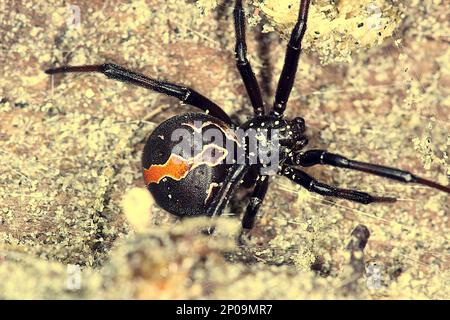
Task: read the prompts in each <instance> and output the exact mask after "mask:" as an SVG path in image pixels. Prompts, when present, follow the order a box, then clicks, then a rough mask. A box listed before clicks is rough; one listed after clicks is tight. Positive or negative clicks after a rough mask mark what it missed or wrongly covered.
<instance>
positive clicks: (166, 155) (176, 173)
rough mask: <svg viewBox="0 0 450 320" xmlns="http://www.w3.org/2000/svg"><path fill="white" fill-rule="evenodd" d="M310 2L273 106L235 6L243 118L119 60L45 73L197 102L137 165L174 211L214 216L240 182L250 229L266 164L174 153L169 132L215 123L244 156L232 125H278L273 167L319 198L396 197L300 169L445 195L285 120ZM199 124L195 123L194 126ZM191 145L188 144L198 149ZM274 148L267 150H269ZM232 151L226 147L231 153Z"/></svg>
mask: <svg viewBox="0 0 450 320" xmlns="http://www.w3.org/2000/svg"><path fill="white" fill-rule="evenodd" d="M309 7H310V0H301V3H300V7H299V15H298V20H297V23H296V25H295V27H294V29H293V31H292V33H291V37H290V40H289V43H288V46H287V51H286V56H285V60H284V66H283V69H282V72H281V75H280V78H279V82H278V86H277V90H276V94H275V100H274V104H273V107H272V108H271V110H268V108H265V106H264V103H263V99H262V96H261V90H260V87H259V84H258V81H257V79H256V77H255V74H254V73H253V71H252V67H251V65H250V62H249V61H248V59H247V46H246V36H245V12H244V9H243V4H242V0H236V1H235V6H234V26H235V38H236V48H235V54H236V66H237V68H238V70H239V73H240V75H241V77H242V80H243V82H244V84H245V88H246V91H247V93H248V96H249V98H250V101H251V105H252V107H253V111H254V116H253V117H252V118H251V119H250V120H248V121H247V122H245V123H243V124H237V123H234V122H233V121H232V120H231V118H230V117H229V116H228V115H227V114H226V113H225V112H224V111H223V110H222V109H221V108H220V107H219V106H218V105H217V104H215V103H214V102H212V101H211V100H210V99H208V98H207V97H205V96H203V95H202V94H200V93H198V92H197V91H195V90H193V89H191V88H189V87H185V86H181V85H178V84H174V83H170V82H166V81H161V80H157V79H153V78H150V77H147V76H145V75H142V74H139V73H136V72H133V71H131V70H128V69H126V68H124V67H121V66H119V65H115V64H112V63H105V64H100V65H82V66H62V67H58V68H53V69H48V70H46V71H45V72H46V73H47V74H57V73H66V72H97V73H102V74H104V75H106V76H107V77H108V78H111V79H115V80H118V81H123V82H126V83H129V84H134V85H137V86H140V87H144V88H146V89H149V90H153V91H157V92H159V93H163V94H166V95H168V96H172V97H175V98H177V99H179V100H180V101H181V102H183V103H185V104H188V105H190V106H193V107H196V108H198V109H200V110H202V111H204V112H205V113H198V112H197V113H188V114H183V115H177V116H174V117H172V118H170V119H168V120H166V121H165V122H163V123H161V124H160V125H159V126H158V127H157V128H156V129H155V130H154V131H153V132H152V133H151V134H150V136H149V138H148V140H147V142H146V144H145V147H144V151H143V156H142V166H143V175H144V180H145V183H146V185H147V188H148V190H149V191H150V192H151V193H152V195H153V197H154V198H155V200H156V203H157V204H158V205H159V206H160V207H162V208H163V209H165V210H166V211H168V212H170V213H172V214H174V215H177V216H179V217H186V216H199V215H206V216H211V217H212V216H217V215H220V214H221V213H222V211H223V210H224V208H225V207H226V205H227V203H228V202H229V200H230V198H231V197H232V195H233V194H234V193H235V192H236V191H237V189H238V188H239V187H240V186H248V187H252V188H253V191H252V195H251V197H250V201H249V204H248V206H247V208H246V210H245V213H244V216H243V219H242V227H243V229H251V228H252V227H253V225H254V221H255V217H256V216H257V213H258V211H259V208H260V207H261V204H262V202H263V200H264V197H265V195H266V193H267V189H268V185H269V176H270V174H267V173H262V170H261V169H263V168H264V167H266V165H267V163H265V162H263V161H261V160H258V161H257V162H256V163H251V164H250V163H249V162H248V161H243V162H236V161H233V162H231V163H227V162H224V161H217V160H218V159H219V160H223V159H224V156H225V154H227V153H230V154H233V155H234V154H235V153H234V152H231V151H230V150H228V149H227V148H223V146H219V145H218V144H215V143H214V142H212V143H210V144H209V145H207V147H206V148H212V149H213V151H214V152H211V153H214V154H215V155H216V156H215V157H214V156H213V157H212V158H211V157H209V158H208V157H207V156H204V155H205V151H206V150H205V148H203V149H200V150H197V152H194V153H193V154H192V153H191V156H190V157H184V156H182V155H180V154H178V153H175V152H174V148H175V147H176V144H177V141H173V140H174V139H171V138H173V135H174V133H175V132H176V131H177V130H178V129H181V128H183V129H184V130H187V132H188V133H189V134H195V133H196V132H199V133H201V134H205V131H206V129H208V128H209V129H211V128H215V129H216V130H218V131H219V132H220V133H221V134H222V136H223V137H224V139H226V140H227V142H228V141H229V140H232V143H234V144H239V145H241V146H242V145H243V146H244V147H243V148H244V149H245V150H246V151H247V152H246V153H245V156H244V158H245V160H248V157H249V152H248V149H249V145H248V141H249V140H248V139H247V138H242V139H241V138H238V139H237V138H236V137H237V136H236V135H235V134H234V133H233V132H234V131H233V129H242V130H249V129H254V130H256V131H257V132H259V131H261V130H269V131H270V130H272V131H274V130H276V131H277V132H278V133H279V134H280V136H279V139H278V140H277V141H278V143H279V145H278V149H277V150H278V156H279V159H278V164H277V170H276V173H277V174H278V175H281V176H284V177H287V178H288V179H290V180H292V181H293V182H294V183H296V184H299V185H300V186H302V187H304V188H306V189H307V190H308V191H310V192H315V193H318V194H320V195H323V196H331V197H337V198H342V199H347V200H350V201H354V202H358V203H362V204H370V203H390V202H395V201H396V198H393V197H380V196H374V195H370V194H368V193H365V192H360V191H357V190H348V189H341V188H337V187H334V186H330V185H327V184H325V183H322V182H319V181H318V180H316V179H315V178H313V177H312V176H310V175H309V174H307V173H305V172H303V171H302V170H300V169H299V167H309V166H314V165H330V166H335V167H340V168H346V169H351V170H358V171H362V172H365V173H369V174H373V175H378V176H381V177H384V178H389V179H393V180H397V181H400V182H404V183H417V184H421V185H425V186H428V187H431V188H435V189H438V190H441V191H444V192H446V193H450V187H448V186H444V185H440V184H438V183H436V182H433V181H430V180H427V179H425V178H421V177H418V176H416V175H414V174H412V173H410V172H408V171H404V170H400V169H396V168H390V167H386V166H381V165H376V164H371V163H365V162H360V161H355V160H350V159H348V158H346V157H344V156H341V155H339V154H334V153H330V152H328V151H326V150H318V149H310V150H304V147H305V146H306V145H307V144H308V139H307V136H306V134H305V131H306V126H305V121H304V119H303V118H301V117H296V118H294V119H292V120H288V119H285V118H284V112H285V109H286V105H287V103H288V99H289V95H290V93H291V90H292V87H293V85H294V80H295V75H296V71H297V66H298V63H299V59H300V53H301V51H302V48H301V44H302V39H303V36H304V34H305V31H306V27H307V18H308V10H309ZM198 123H201V126H200V127H198V126H197V124H198ZM264 143H265V144H266V145H270V146H271V147H273V146H274V143H273V141H272V140H270V139H266V140H264ZM195 147H196V146H195V143H193V144H191V145H190V148H188V149H191V148H192V149H195ZM270 150H272V149H270ZM210 151H211V150H210ZM228 151H230V152H228Z"/></svg>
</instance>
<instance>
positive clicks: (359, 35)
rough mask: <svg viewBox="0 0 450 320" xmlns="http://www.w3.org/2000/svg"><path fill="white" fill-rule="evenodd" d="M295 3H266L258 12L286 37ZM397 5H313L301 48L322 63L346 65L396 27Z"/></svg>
mask: <svg viewBox="0 0 450 320" xmlns="http://www.w3.org/2000/svg"><path fill="white" fill-rule="evenodd" d="M299 3H300V1H299V0H295V1H294V0H268V1H265V2H263V3H262V4H261V10H262V11H263V12H264V13H265V14H266V15H267V16H268V17H269V19H270V21H271V23H272V24H273V25H274V27H275V28H276V29H277V30H280V31H281V32H282V33H283V34H284V35H286V36H288V35H289V33H290V32H291V30H292V28H293V25H294V24H295V22H296V20H297V16H298V8H299ZM400 21H401V20H400V7H399V4H395V5H393V4H391V2H390V1H386V0H374V1H365V0H358V1H354V0H352V1H349V0H346V1H338V2H336V4H330V3H329V1H317V2H316V3H313V5H312V6H311V9H310V14H309V20H308V29H307V31H306V36H305V41H304V43H305V45H304V47H305V48H310V49H312V50H313V51H314V52H315V53H316V54H318V55H319V57H320V58H321V60H322V62H324V63H332V62H349V61H351V59H352V58H351V57H352V54H353V53H354V52H356V51H358V50H359V49H361V48H365V49H366V48H371V47H374V46H378V45H380V44H381V43H382V42H383V40H384V39H385V38H388V37H391V36H392V34H393V32H394V31H395V30H396V29H397V28H398V26H399V23H400Z"/></svg>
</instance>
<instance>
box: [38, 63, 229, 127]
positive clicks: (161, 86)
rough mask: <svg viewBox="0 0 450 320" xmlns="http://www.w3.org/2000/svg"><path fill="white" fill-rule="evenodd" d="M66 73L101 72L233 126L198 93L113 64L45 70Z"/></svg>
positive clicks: (215, 107)
mask: <svg viewBox="0 0 450 320" xmlns="http://www.w3.org/2000/svg"><path fill="white" fill-rule="evenodd" d="M66 72H99V73H102V74H104V75H105V76H107V77H108V78H110V79H114V80H118V81H122V82H126V83H130V84H134V85H137V86H140V87H143V88H146V89H150V90H153V91H157V92H160V93H163V94H166V95H168V96H171V97H175V98H177V99H178V100H180V101H181V102H183V103H186V104H189V105H192V106H194V107H197V108H199V109H201V110H203V111H205V112H207V113H209V114H210V115H212V116H214V117H216V118H219V119H220V120H222V121H224V122H225V123H228V124H230V125H232V124H233V122H232V121H231V119H230V117H229V116H228V115H227V114H226V113H225V111H223V110H222V108H220V107H219V106H218V105H217V104H215V103H214V102H212V101H211V100H209V99H208V98H206V97H205V96H203V95H201V94H200V93H198V92H197V91H195V90H193V89H191V88H188V87H184V86H180V85H177V84H173V83H170V82H165V81H160V80H156V79H152V78H149V77H147V76H144V75H142V74H139V73H137V72H133V71H131V70H128V69H125V68H123V67H121V66H118V65H115V64H112V63H105V64H100V65H85V66H64V67H59V68H54V69H48V70H45V73H47V74H56V73H66Z"/></svg>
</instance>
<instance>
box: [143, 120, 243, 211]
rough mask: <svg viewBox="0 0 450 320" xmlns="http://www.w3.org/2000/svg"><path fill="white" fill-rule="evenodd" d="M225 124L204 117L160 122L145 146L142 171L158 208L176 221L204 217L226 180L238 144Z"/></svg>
mask: <svg viewBox="0 0 450 320" xmlns="http://www.w3.org/2000/svg"><path fill="white" fill-rule="evenodd" d="M233 134H234V133H233V132H232V130H231V128H229V127H228V126H227V125H226V124H225V123H224V122H222V121H220V120H218V119H217V118H215V117H212V116H209V115H207V114H201V113H188V114H184V115H179V116H175V117H172V118H170V119H168V120H166V121H165V122H163V123H161V124H160V125H159V126H158V127H157V128H156V129H155V130H154V131H153V132H152V134H151V135H150V136H149V138H148V140H147V142H146V145H145V147H144V152H143V157H142V166H143V174H144V180H145V183H146V185H147V188H148V189H149V191H150V192H151V193H152V195H153V197H154V198H155V201H156V203H157V204H158V205H159V206H160V207H162V208H163V209H164V210H166V211H168V212H170V213H172V214H174V215H177V216H195V215H203V214H205V212H206V210H207V208H208V205H209V204H210V201H211V200H212V198H213V196H214V195H215V193H216V192H217V190H218V189H219V187H220V183H221V182H222V181H223V180H224V179H225V177H226V175H227V172H228V168H229V167H230V166H231V165H230V164H227V163H229V162H227V157H228V159H231V157H232V155H230V154H229V149H231V148H228V149H227V146H230V145H232V144H234V143H236V141H233V140H234V136H233Z"/></svg>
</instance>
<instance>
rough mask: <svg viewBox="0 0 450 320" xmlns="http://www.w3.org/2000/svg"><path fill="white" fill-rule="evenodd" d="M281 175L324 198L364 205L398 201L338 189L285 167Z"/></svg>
mask: <svg viewBox="0 0 450 320" xmlns="http://www.w3.org/2000/svg"><path fill="white" fill-rule="evenodd" d="M281 174H282V175H283V176H285V177H287V178H289V179H290V180H292V181H293V182H295V183H297V184H299V185H301V186H302V187H304V188H306V189H307V190H308V191H311V192H315V193H318V194H320V195H323V196H330V197H337V198H342V199H347V200H350V201H353V202H358V203H362V204H369V203H374V202H395V201H396V199H395V198H391V197H376V196H372V195H370V194H368V193H365V192H361V191H356V190H348V189H340V188H336V187H333V186H330V185H327V184H325V183H322V182H319V181H317V180H316V179H314V178H313V177H311V176H310V175H308V174H307V173H305V172H303V171H300V170H298V169H295V168H290V167H287V166H285V167H283V169H282V172H281Z"/></svg>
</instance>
